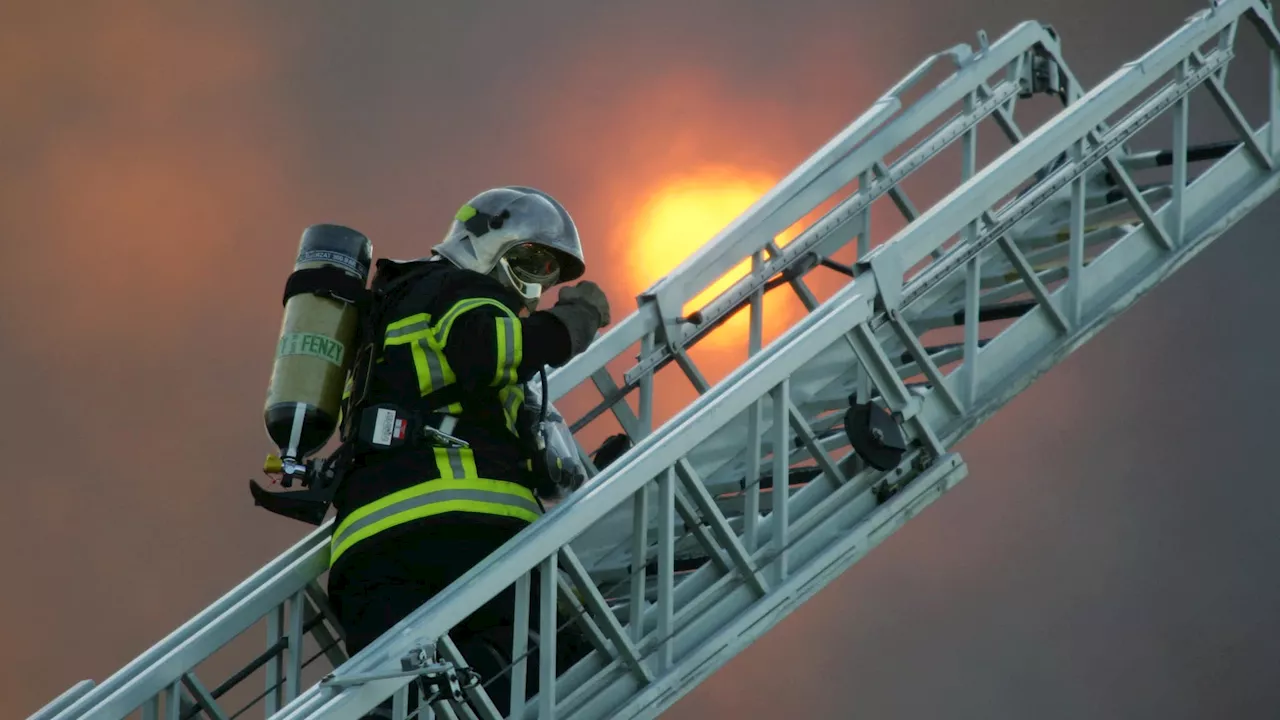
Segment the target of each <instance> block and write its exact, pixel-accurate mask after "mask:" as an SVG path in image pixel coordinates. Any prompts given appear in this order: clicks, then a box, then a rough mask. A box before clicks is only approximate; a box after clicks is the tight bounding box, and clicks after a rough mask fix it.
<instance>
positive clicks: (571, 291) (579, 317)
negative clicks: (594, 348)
mask: <svg viewBox="0 0 1280 720" xmlns="http://www.w3.org/2000/svg"><path fill="white" fill-rule="evenodd" d="M547 313H549V314H551V315H553V316H554V317H555V318H556V319H557V320H559V321H560V323H561V324H562V325H564V327H565V329H566V330H568V331H569V346H570V350H569V352H570V354H571V355H577V354H578V353H580V352H582V351H583V350H586V349H587V346H588V345H590V344H591V341H592V340H594V339H595V337H596V331H597V330H599V329H600V328H602V327H604V326H606V325H608V324H609V299H608V298H606V297H605V296H604V291H603V290H601V289H600V286H599V285H596V284H595V283H593V282H591V281H590V280H583V281H582V282H580V283H578V284H577V285H574V286H571V287H566V288H564V289H563V290H561V291H560V299H558V300H556V304H555V306H554V307H552V308H550V309H549V310H547Z"/></svg>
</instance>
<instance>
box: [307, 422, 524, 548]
mask: <svg viewBox="0 0 1280 720" xmlns="http://www.w3.org/2000/svg"><path fill="white" fill-rule="evenodd" d="M435 455H436V465H437V467H438V468H439V470H440V474H441V476H442V477H441V478H440V479H438V480H428V481H426V482H423V483H419V484H417V485H414V486H413V487H409V488H405V489H404V490H400V491H398V492H395V493H392V494H390V495H388V496H386V497H384V498H381V499H379V500H376V501H374V502H371V503H369V504H368V505H365V506H363V507H361V508H358V509H357V510H356V511H355V512H353V513H351V514H350V515H348V516H347V517H346V519H344V520H343V521H342V524H341V525H340V526H339V527H338V529H337V530H336V531H335V532H334V534H333V539H332V541H331V543H330V553H329V562H330V565H332V564H333V563H334V562H336V561H337V559H338V558H339V557H341V556H342V554H343V553H344V552H346V551H347V550H349V549H350V548H351V546H352V545H354V544H356V543H357V542H359V541H361V540H363V539H365V538H368V537H371V536H373V535H375V534H377V533H379V532H381V531H383V530H386V529H387V528H390V527H395V526H397V525H401V524H403V523H406V522H409V521H411V520H417V519H420V518H424V517H430V516H433V515H439V514H440V513H445V512H472V513H484V514H489V515H501V516H504V517H513V518H519V519H521V520H526V521H528V522H534V521H535V520H537V519H538V517H539V516H540V515H541V508H540V507H539V505H538V501H537V500H536V499H535V498H534V496H533V492H532V491H530V490H529V489H528V488H526V487H524V486H523V485H519V484H517V483H512V482H505V481H502V480H489V479H485V478H480V477H477V476H476V474H475V456H474V455H473V454H472V452H471V450H470V449H468V448H462V449H457V450H455V449H452V448H436V452H435Z"/></svg>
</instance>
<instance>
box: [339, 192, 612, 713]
mask: <svg viewBox="0 0 1280 720" xmlns="http://www.w3.org/2000/svg"><path fill="white" fill-rule="evenodd" d="M585 270H586V268H585V265H584V261H583V253H582V245H581V242H580V241H579V238H578V231H577V228H576V226H575V225H574V222H573V220H572V218H571V217H570V216H569V213H568V212H567V211H566V210H565V209H564V207H563V206H561V204H560V203H559V202H557V201H556V200H555V199H553V198H552V197H551V196H549V195H547V194H546V193H544V192H542V191H539V190H535V189H533V188H527V187H517V186H511V187H502V188H495V189H491V190H487V191H485V192H482V193H480V194H479V195H477V196H475V197H474V198H472V199H471V200H470V201H468V202H467V203H466V204H465V205H464V206H462V209H461V210H459V211H458V213H457V215H456V217H455V218H454V220H453V222H452V224H451V225H450V227H449V230H448V233H447V235H446V236H445V238H444V240H443V241H442V242H441V243H440V244H438V245H437V246H435V247H434V248H433V249H432V251H431V254H430V256H428V257H425V258H419V259H416V260H409V261H403V262H400V261H388V260H381V261H379V263H378V265H377V272H376V275H375V278H374V280H373V284H372V286H371V291H372V292H373V293H374V295H373V297H374V298H375V300H374V305H373V307H374V309H373V310H372V311H370V314H369V320H368V321H367V322H366V323H365V329H364V332H365V335H364V338H366V340H369V339H370V338H371V340H369V342H368V345H366V348H367V349H369V350H370V351H369V353H368V355H367V356H366V357H365V358H364V359H363V360H357V361H356V366H355V368H354V370H353V371H352V373H351V380H350V381H349V382H348V386H347V390H346V393H345V394H344V400H343V402H344V407H343V413H344V434H348V433H353V432H356V433H360V434H361V437H371V438H374V440H373V441H372V442H364V443H362V444H359V445H357V448H358V449H357V450H356V451H355V453H354V459H353V461H352V463H351V465H350V469H349V471H348V472H347V475H346V478H345V480H344V481H343V483H342V485H341V487H340V488H339V490H338V492H337V494H336V496H335V497H334V506H335V508H336V510H337V516H336V526H335V528H336V529H335V531H334V534H333V540H332V546H331V553H330V554H331V559H330V573H329V582H328V585H329V595H330V598H331V600H332V602H333V606H334V610H335V611H336V613H337V615H338V619H339V621H340V622H341V624H342V627H343V629H344V631H345V633H346V647H347V651H348V652H349V653H351V654H355V653H357V652H359V651H360V650H361V649H362V648H364V647H365V646H366V645H368V644H369V643H371V642H372V641H374V640H375V639H377V638H378V637H379V636H380V635H382V634H383V633H384V632H386V631H387V630H388V629H390V628H391V627H392V626H394V625H395V624H396V623H397V622H399V621H400V620H402V619H403V618H404V617H405V616H406V615H408V614H409V613H411V612H412V611H414V610H415V609H417V608H418V607H419V606H421V605H422V604H423V603H425V602H427V601H428V600H430V599H431V597H432V596H434V595H435V594H437V593H438V592H440V591H441V590H443V589H444V588H445V587H446V586H448V585H449V584H450V583H451V582H452V581H453V580H455V579H457V578H458V577H460V576H462V575H463V574H465V573H466V572H467V571H468V570H470V569H471V568H472V567H474V566H475V565H476V564H478V563H480V562H481V561H482V560H484V559H485V557H487V556H488V555H489V554H490V553H492V552H493V551H495V550H497V549H498V548H499V547H500V546H502V544H503V543H505V542H506V541H507V540H509V539H510V538H512V537H513V536H514V535H515V534H516V533H518V532H519V531H520V530H521V529H523V528H524V527H526V526H527V525H528V524H529V523H532V522H534V521H535V520H536V519H537V518H538V517H539V515H540V514H541V504H540V502H539V501H538V496H537V494H536V489H537V488H538V487H539V486H540V483H542V480H541V479H540V478H538V477H535V476H534V472H533V468H534V467H535V465H534V463H533V459H532V458H531V457H530V443H529V442H528V440H529V439H528V437H525V436H527V434H528V433H527V432H526V433H523V434H522V432H521V429H522V428H521V427H520V426H519V415H520V413H519V412H518V411H519V410H520V407H521V405H522V403H523V399H524V390H523V387H522V386H523V384H524V383H526V382H528V381H529V380H531V379H532V378H533V377H534V376H535V375H536V374H537V373H538V372H539V371H540V370H542V369H543V368H544V366H551V367H557V366H560V365H563V364H564V363H565V362H567V361H568V360H569V359H570V358H572V357H574V356H575V355H577V354H578V353H580V352H582V351H583V349H584V348H585V347H586V346H587V345H588V343H590V342H591V341H592V340H593V339H594V337H595V334H596V332H597V331H598V330H600V329H601V328H603V327H604V326H606V325H607V324H608V323H609V322H610V317H609V303H608V300H607V299H606V297H605V295H604V293H603V292H602V291H601V290H600V288H599V287H598V286H596V285H595V284H594V283H592V282H590V281H581V282H579V283H577V284H576V285H565V286H564V287H562V289H561V290H560V296H559V298H558V300H557V302H556V303H555V305H554V306H552V307H550V308H547V309H545V310H539V309H538V305H539V301H540V299H541V296H542V294H543V293H544V292H545V291H546V290H547V289H549V288H551V287H553V286H555V285H560V284H565V283H571V282H573V281H575V280H578V279H579V278H580V277H581V276H582V275H583V273H584V272H585ZM370 368H371V370H370ZM406 419H407V424H406V425H399V424H397V423H396V422H393V421H394V420H406ZM345 420H350V422H351V423H352V424H353V425H355V426H356V427H358V428H359V430H351V429H350V427H351V426H349V425H347V424H345ZM380 423H381V424H380ZM419 425H421V427H418V426H419ZM522 435H525V436H522ZM393 436H394V437H395V438H396V439H397V440H399V439H401V438H403V437H421V438H428V441H423V442H402V443H399V444H398V447H395V448H393V449H380V448H378V447H377V443H378V442H379V438H381V440H383V441H385V442H384V444H386V442H390V440H389V439H390V438H391V437H393ZM391 444H395V443H391ZM531 586H532V588H533V591H534V592H533V593H532V595H533V605H532V608H531V609H532V610H533V611H534V612H533V613H532V614H531V615H530V618H531V621H530V627H531V629H533V630H534V631H535V632H536V631H537V629H538V628H537V622H536V619H537V617H538V616H537V612H536V610H537V608H538V604H537V603H538V599H537V587H538V583H537V580H536V577H535V579H534V582H533V583H532V584H531ZM514 596H515V593H514V588H508V589H507V590H506V591H505V592H504V593H503V594H501V595H499V596H497V597H496V598H495V599H494V600H492V601H491V602H489V603H488V604H487V605H485V606H484V607H482V608H481V609H480V610H478V611H477V612H476V613H474V614H473V615H471V616H470V617H469V618H467V619H466V620H465V621H464V622H463V623H461V624H460V625H459V626H458V627H457V628H455V629H454V630H453V631H451V632H450V635H449V636H450V639H452V640H453V641H454V642H455V643H456V644H457V645H458V646H459V649H460V650H461V652H462V653H463V656H464V657H465V658H466V659H467V662H468V664H469V665H471V667H473V668H474V669H476V670H477V671H479V672H480V673H481V675H482V678H483V681H484V682H486V690H487V691H488V692H489V694H490V696H491V698H492V699H493V701H494V703H495V704H496V705H497V707H498V709H499V710H500V711H501V712H503V714H505V713H506V708H507V707H508V705H509V692H510V691H509V687H510V685H509V679H510V673H506V674H503V675H501V676H500V677H498V678H497V679H496V680H494V679H493V677H492V676H493V675H496V674H498V671H499V670H501V669H503V668H505V667H506V666H507V665H508V664H509V663H510V657H509V655H510V652H511V647H512V645H511V641H512V627H513V625H514V612H515V609H514ZM562 644H563V645H568V643H560V642H558V643H557V646H558V647H559V646H561V645H562ZM588 649H589V648H588ZM564 651H565V652H568V653H575V652H576V653H577V655H576V657H580V656H581V655H582V654H585V652H586V651H587V649H579V650H577V651H575V650H574V649H573V648H570V647H566V648H564ZM537 659H538V653H537V652H536V651H532V652H531V653H530V655H529V656H528V658H527V666H528V668H529V672H528V674H527V680H526V687H528V688H529V691H528V692H529V694H530V695H532V694H533V693H534V692H536V686H537V678H538V671H537V670H536V666H537ZM561 669H564V668H563V667H562V668H561ZM413 695H414V693H412V692H411V693H410V696H411V699H412V697H413ZM388 707H389V704H388Z"/></svg>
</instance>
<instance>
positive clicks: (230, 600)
mask: <svg viewBox="0 0 1280 720" xmlns="http://www.w3.org/2000/svg"><path fill="white" fill-rule="evenodd" d="M332 532H333V520H332V519H330V520H328V521H326V522H325V523H324V524H323V525H321V526H320V527H318V528H316V529H315V530H313V531H311V532H310V533H308V534H307V535H306V536H305V537H303V538H302V539H301V540H299V541H298V542H297V543H295V544H294V545H293V546H292V547H290V548H289V549H288V550H285V551H284V552H283V553H281V554H280V555H278V556H276V557H275V558H274V559H272V560H271V561H270V562H268V563H267V564H266V565H264V566H262V567H261V568H260V569H259V570H258V571H257V572H255V573H253V574H252V575H250V576H249V577H248V578H246V579H245V580H244V581H242V582H241V583H240V584H239V585H237V586H235V587H234V588H232V589H231V590H230V591H229V592H227V593H226V594H225V595H223V596H222V597H220V598H218V599H217V600H215V601H214V602H213V603H211V604H210V605H209V606H208V607H206V608H205V609H204V610H203V611H201V612H200V613H198V614H197V615H196V616H195V617H192V618H191V619H190V620H188V621H187V622H185V623H183V624H182V625H181V626H180V627H179V628H178V629H177V630H174V631H173V632H171V633H170V634H169V635H168V636H167V637H165V638H164V639H163V640H161V641H160V642H158V643H156V644H155V645H153V646H152V647H151V648H149V649H148V650H146V651H145V652H143V653H142V654H141V655H138V656H137V657H136V658H134V659H133V660H132V661H131V662H129V664H127V665H125V666H124V667H123V668H121V669H119V670H117V671H116V672H115V673H114V674H112V675H111V676H110V677H108V678H107V679H106V680H104V681H102V682H101V683H99V684H98V685H97V686H96V687H94V688H93V689H92V690H90V691H89V692H88V693H86V694H84V695H83V696H81V697H80V698H78V699H77V700H76V701H75V702H74V703H72V704H71V705H70V706H68V707H67V708H65V709H64V710H62V711H61V712H59V713H58V714H57V715H56V716H54V717H55V718H57V720H72V719H78V718H81V717H86V716H90V715H91V716H93V717H113V718H114V717H124V716H126V715H128V714H129V713H130V712H132V711H133V709H134V708H136V707H137V706H138V704H141V703H142V702H143V701H144V700H146V699H147V698H148V697H150V696H151V695H154V694H155V692H159V691H160V690H162V689H164V688H166V687H168V686H169V685H171V684H172V683H173V682H174V681H175V680H176V679H177V678H178V677H180V676H181V672H175V671H166V665H167V664H168V663H169V662H171V661H172V659H173V658H175V657H177V655H175V652H177V651H179V650H180V649H183V648H190V647H192V645H191V643H192V640H193V639H194V638H208V637H211V636H220V637H224V638H225V640H224V643H225V642H226V641H229V640H230V639H231V638H233V637H234V636H235V635H237V634H239V633H241V632H244V630H246V629H248V628H249V627H250V626H252V625H253V623H254V622H256V621H257V620H258V619H260V618H261V615H259V616H258V617H256V618H254V619H253V620H250V621H247V622H246V621H245V620H244V619H243V616H241V615H240V614H239V613H238V612H237V610H238V609H239V608H242V607H243V606H244V604H245V603H246V602H247V601H248V599H249V598H252V597H255V596H260V595H261V594H262V593H263V591H264V589H268V590H269V589H272V588H278V587H281V583H282V581H283V586H284V587H290V588H293V585H294V584H295V583H296V582H298V580H299V579H300V577H299V576H297V575H294V574H291V568H295V567H298V566H299V564H301V566H304V567H308V566H311V565H312V564H313V563H314V562H315V560H316V557H317V554H318V553H323V554H324V558H325V559H327V557H328V540H329V536H330V535H331V533H332ZM304 575H305V573H304ZM319 575H320V573H315V575H314V576H313V577H309V578H307V580H314V579H315V578H316V577H319ZM305 584H306V583H305V582H303V585H305ZM293 589H297V588H293ZM268 594H272V595H274V594H277V593H276V592H269V593H268ZM269 609H270V608H268V610H269ZM265 612H266V611H265V610H264V614H265ZM220 646H221V645H219V646H218V647H220ZM202 647H208V646H207V645H204V646H202ZM218 647H208V651H207V652H206V653H205V654H204V656H203V657H200V658H199V659H198V660H196V661H195V662H192V663H191V664H190V665H189V666H187V667H185V668H183V670H184V671H185V670H190V669H191V668H192V667H194V666H195V665H196V664H197V663H198V662H199V661H200V660H203V659H204V657H208V655H209V654H212V653H213V652H214V651H216V650H217V649H218ZM197 654H199V653H197ZM139 686H146V687H156V688H157V689H156V690H155V691H154V692H151V693H150V694H148V695H145V696H143V697H142V698H141V699H139V700H138V702H137V703H135V704H134V705H130V706H129V707H127V708H124V709H121V710H119V712H118V713H116V714H111V713H112V712H115V711H113V710H109V708H118V707H119V706H118V700H119V698H121V697H123V696H121V695H119V692H120V691H121V690H122V689H125V688H127V687H139ZM127 695H128V696H129V697H131V698H132V697H136V696H137V694H136V693H135V692H129V693H127ZM109 700H110V702H108V701H109ZM128 702H130V701H127V700H126V701H125V704H127V703H128Z"/></svg>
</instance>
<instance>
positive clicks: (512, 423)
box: [498, 385, 524, 435]
mask: <svg viewBox="0 0 1280 720" xmlns="http://www.w3.org/2000/svg"><path fill="white" fill-rule="evenodd" d="M498 402H499V403H500V404H501V405H502V415H503V417H504V418H505V419H506V421H507V429H508V430H510V431H511V433H512V434H513V435H515V434H519V433H517V432H516V413H518V412H519V411H520V406H521V405H522V404H524V388H523V387H521V386H519V385H508V386H506V387H504V388H502V389H500V390H498Z"/></svg>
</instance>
